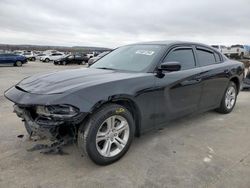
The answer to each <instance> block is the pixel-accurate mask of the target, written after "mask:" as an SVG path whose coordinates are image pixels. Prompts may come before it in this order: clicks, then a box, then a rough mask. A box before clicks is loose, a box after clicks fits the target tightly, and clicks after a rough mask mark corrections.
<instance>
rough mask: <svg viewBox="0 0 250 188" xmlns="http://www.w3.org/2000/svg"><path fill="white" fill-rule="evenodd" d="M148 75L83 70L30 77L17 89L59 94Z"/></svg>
mask: <svg viewBox="0 0 250 188" xmlns="http://www.w3.org/2000/svg"><path fill="white" fill-rule="evenodd" d="M144 74H146V73H127V72H117V71H113V70H103V69H94V68H81V69H73V70H66V71H59V72H53V73H48V74H43V75H41V74H40V75H35V76H31V77H28V78H26V79H24V80H22V81H21V82H19V83H18V84H17V85H16V86H15V87H16V88H17V89H19V90H22V91H25V92H28V93H34V94H59V93H64V92H67V91H72V90H73V89H83V88H86V87H90V86H94V85H98V84H102V83H106V82H112V81H118V80H123V79H129V78H135V77H140V76H143V75H144Z"/></svg>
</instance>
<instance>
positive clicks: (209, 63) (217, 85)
mask: <svg viewBox="0 0 250 188" xmlns="http://www.w3.org/2000/svg"><path fill="white" fill-rule="evenodd" d="M195 54H196V57H197V62H198V64H199V66H200V67H201V69H202V72H201V75H200V77H201V79H202V84H203V85H202V96H201V101H200V106H199V109H203V110H206V109H212V108H214V107H217V106H218V105H219V104H220V101H221V99H222V96H223V94H224V92H225V89H226V87H227V84H228V74H229V70H228V67H227V66H226V65H225V63H224V62H223V58H222V57H221V55H220V54H219V53H218V52H216V51H214V50H213V49H210V48H207V47H203V46H196V50H195Z"/></svg>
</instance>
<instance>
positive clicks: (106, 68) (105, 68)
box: [96, 67, 116, 70]
mask: <svg viewBox="0 0 250 188" xmlns="http://www.w3.org/2000/svg"><path fill="white" fill-rule="evenodd" d="M96 68H97V69H104V70H116V69H113V68H108V67H96Z"/></svg>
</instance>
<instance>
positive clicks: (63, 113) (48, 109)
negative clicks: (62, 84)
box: [36, 105, 79, 118]
mask: <svg viewBox="0 0 250 188" xmlns="http://www.w3.org/2000/svg"><path fill="white" fill-rule="evenodd" d="M36 113H37V114H39V115H44V116H52V117H58V118H70V117H73V116H75V115H77V114H78V113H79V109H77V108H76V107H73V106H70V105H52V106H37V107H36Z"/></svg>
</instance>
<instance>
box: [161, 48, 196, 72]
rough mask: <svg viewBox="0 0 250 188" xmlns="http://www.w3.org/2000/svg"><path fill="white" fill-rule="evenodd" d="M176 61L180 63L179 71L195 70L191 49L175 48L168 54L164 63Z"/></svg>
mask: <svg viewBox="0 0 250 188" xmlns="http://www.w3.org/2000/svg"><path fill="white" fill-rule="evenodd" d="M172 61H176V62H179V63H181V70H187V69H192V68H195V60H194V53H193V49H192V48H177V49H174V50H172V51H170V52H169V54H168V55H167V57H166V58H165V59H164V62H172Z"/></svg>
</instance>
